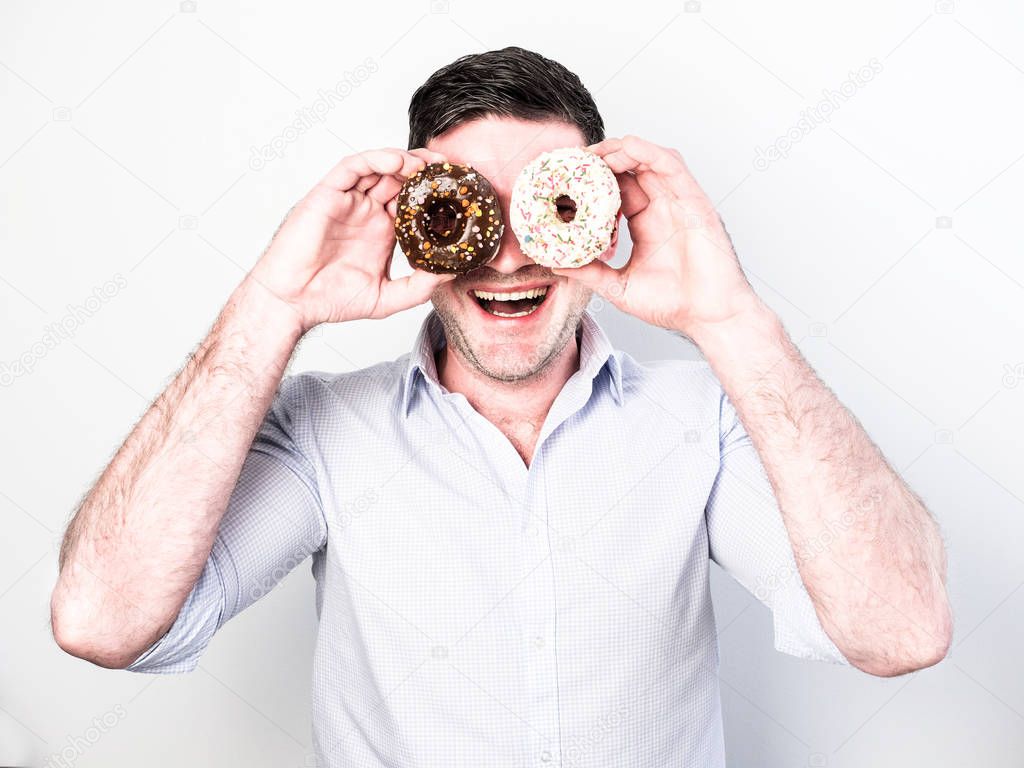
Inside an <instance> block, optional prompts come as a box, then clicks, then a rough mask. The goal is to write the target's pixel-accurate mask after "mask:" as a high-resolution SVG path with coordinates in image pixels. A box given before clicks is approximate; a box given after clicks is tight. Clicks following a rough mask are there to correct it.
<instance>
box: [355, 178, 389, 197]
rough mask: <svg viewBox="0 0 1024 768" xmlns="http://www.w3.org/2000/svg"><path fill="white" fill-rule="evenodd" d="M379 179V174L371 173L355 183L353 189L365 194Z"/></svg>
mask: <svg viewBox="0 0 1024 768" xmlns="http://www.w3.org/2000/svg"><path fill="white" fill-rule="evenodd" d="M385 178H390V177H385ZM380 179H381V175H380V174H379V173H371V174H370V175H369V176H363V177H362V178H361V179H359V181H357V182H356V185H355V187H354V189H358V190H359V191H360V192H365V191H366V190H368V189H369V188H370V187H372V186H373V185H374V184H376V183H377V182H378V181H380Z"/></svg>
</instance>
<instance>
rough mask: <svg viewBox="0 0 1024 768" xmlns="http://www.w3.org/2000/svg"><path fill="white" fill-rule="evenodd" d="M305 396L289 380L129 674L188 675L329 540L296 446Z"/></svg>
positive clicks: (311, 474) (309, 472)
mask: <svg viewBox="0 0 1024 768" xmlns="http://www.w3.org/2000/svg"><path fill="white" fill-rule="evenodd" d="M304 398H305V395H304V393H303V390H302V388H301V380H300V379H299V378H298V377H289V378H286V379H285V380H284V381H283V382H282V383H281V386H280V387H279V388H278V392H277V393H276V395H275V397H274V401H273V403H272V404H271V407H270V409H269V410H268V411H267V414H266V416H265V417H264V420H263V422H262V424H261V425H260V427H259V429H258V430H257V433H256V436H255V438H254V439H253V443H252V446H251V447H250V448H249V452H248V454H247V455H246V458H245V461H244V463H243V465H242V470H241V473H240V475H239V478H238V481H237V483H236V485H235V488H234V490H233V491H232V494H231V497H230V500H229V502H228V507H227V510H226V511H225V513H224V517H223V518H222V519H221V523H220V527H219V529H218V532H217V535H216V538H215V539H214V542H213V548H212V550H211V552H210V556H209V558H208V559H207V561H206V565H205V566H204V567H203V570H202V572H201V573H200V575H199V579H198V580H197V581H196V583H195V585H194V586H193V587H192V590H191V592H190V593H189V595H188V597H187V598H186V599H185V602H184V604H183V605H182V607H181V610H180V611H179V612H178V616H177V618H176V619H175V621H174V624H173V625H172V626H171V628H170V629H169V630H168V631H167V633H166V634H165V635H164V636H163V637H161V638H160V639H159V640H157V641H156V642H155V643H153V645H152V646H150V647H149V648H148V649H146V651H144V652H143V653H142V655H140V656H139V657H138V658H137V659H136V660H135V661H133V662H132V663H131V664H130V665H129V666H128V667H126V669H127V670H129V671H131V672H150V673H176V672H190V671H192V670H193V669H195V668H196V666H197V665H198V664H199V658H200V656H201V655H202V654H203V652H204V651H205V650H206V647H207V645H209V643H210V640H211V639H212V638H213V635H214V634H215V633H216V632H217V630H219V629H220V628H221V627H222V626H224V624H225V622H227V621H228V620H229V619H231V618H232V617H233V616H235V615H237V614H238V613H239V612H241V611H242V610H243V609H245V608H246V607H248V606H249V605H251V604H252V603H254V602H255V601H256V600H258V599H259V598H260V597H262V596H263V595H265V594H267V593H268V592H270V591H271V590H272V589H273V588H274V587H275V586H276V585H277V583H278V582H279V581H281V579H283V578H284V577H285V576H286V575H287V574H288V573H289V572H290V571H291V570H292V569H294V568H295V567H296V566H297V565H299V564H300V563H301V562H303V561H304V560H305V559H306V558H307V557H308V556H309V555H311V554H312V553H314V552H316V551H317V550H319V549H320V548H321V547H322V546H323V545H324V543H325V542H326V540H327V524H326V521H325V519H324V514H323V508H322V506H321V503H320V497H319V494H318V492H317V482H316V472H315V470H314V468H313V466H312V464H311V463H310V462H309V461H308V460H307V459H306V458H305V457H304V456H303V454H302V453H301V452H300V450H299V449H298V447H297V441H296V436H297V434H298V433H299V431H300V429H301V422H302V406H303V405H304Z"/></svg>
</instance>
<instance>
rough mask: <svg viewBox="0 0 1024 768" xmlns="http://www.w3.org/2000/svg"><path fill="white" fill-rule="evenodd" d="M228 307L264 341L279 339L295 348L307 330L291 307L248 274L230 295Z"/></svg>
mask: <svg viewBox="0 0 1024 768" xmlns="http://www.w3.org/2000/svg"><path fill="white" fill-rule="evenodd" d="M228 305H229V307H230V308H231V310H232V315H233V316H234V317H235V318H237V319H242V320H243V321H244V323H245V326H246V328H247V329H249V330H250V331H252V332H255V333H257V334H259V335H261V336H264V337H265V338H271V339H279V340H281V341H283V342H285V343H290V344H291V345H292V346H294V345H295V344H297V343H298V341H299V339H300V338H302V335H303V334H304V333H305V332H306V331H307V330H309V329H308V328H307V327H306V325H305V322H304V320H303V318H302V315H300V314H299V312H298V310H297V309H295V307H294V306H292V305H291V304H289V303H288V302H287V301H286V300H284V299H283V298H281V297H279V296H277V295H276V294H275V293H274V292H273V291H272V290H271V289H269V288H267V287H266V286H265V285H264V284H263V283H262V282H260V281H259V280H258V279H256V278H254V277H253V276H252V274H251V273H250V274H249V275H246V277H245V279H243V280H242V282H241V283H240V284H239V285H238V287H237V288H236V289H235V291H234V292H233V293H232V294H231V299H230V300H229V302H228Z"/></svg>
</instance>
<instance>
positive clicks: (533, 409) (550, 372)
mask: <svg viewBox="0 0 1024 768" xmlns="http://www.w3.org/2000/svg"><path fill="white" fill-rule="evenodd" d="M435 363H436V365H437V377H438V380H439V381H440V382H441V384H442V385H443V386H444V387H445V389H447V390H448V391H449V392H460V393H461V394H462V395H464V396H465V398H466V399H467V400H468V401H469V403H470V405H472V406H473V408H474V409H475V410H476V411H477V412H479V413H480V414H482V415H483V416H484V417H486V418H487V419H488V420H489V421H491V422H495V423H509V422H512V421H528V422H531V423H533V424H535V425H536V429H537V430H538V431H539V429H540V425H541V424H542V423H543V422H544V419H545V417H546V416H547V414H548V411H549V410H551V404H552V403H554V401H555V398H556V397H558V393H559V392H561V391H562V387H563V386H564V385H565V382H566V381H568V380H569V377H570V376H572V375H573V374H574V373H576V371H577V370H579V364H580V355H579V344H578V342H577V336H576V335H574V336H573V337H572V338H571V339H570V340H569V343H568V344H566V345H565V348H564V349H563V350H562V351H561V352H560V353H559V355H558V356H557V357H556V358H555V359H553V360H551V361H549V363H548V364H547V365H546V366H545V367H544V369H543V370H541V371H539V372H537V373H536V374H534V375H533V376H531V377H529V378H527V379H521V380H519V381H500V380H496V379H492V378H490V377H489V376H486V375H485V374H483V373H481V372H480V371H478V370H477V369H475V368H474V367H472V366H471V365H470V364H469V363H467V362H466V361H465V360H464V359H462V357H461V356H460V355H459V354H458V353H457V352H456V351H455V350H453V349H452V346H451V345H450V344H446V345H445V346H444V348H443V349H441V350H440V351H439V352H438V353H437V355H436V358H435Z"/></svg>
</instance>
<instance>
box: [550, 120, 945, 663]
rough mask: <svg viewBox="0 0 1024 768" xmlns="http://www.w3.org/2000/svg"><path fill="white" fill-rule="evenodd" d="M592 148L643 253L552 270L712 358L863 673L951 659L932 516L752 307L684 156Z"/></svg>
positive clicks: (614, 146)
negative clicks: (616, 262) (609, 174)
mask: <svg viewBox="0 0 1024 768" xmlns="http://www.w3.org/2000/svg"><path fill="white" fill-rule="evenodd" d="M592 149H593V150H594V151H595V152H597V153H598V154H600V155H601V156H602V157H603V158H604V159H605V161H606V162H607V163H608V164H609V165H610V166H611V168H612V170H613V171H615V172H616V174H617V176H618V178H619V184H620V187H621V189H622V201H623V202H622V211H623V214H624V215H625V216H626V218H627V220H628V222H629V232H630V236H631V239H632V241H633V252H632V254H631V255H630V258H629V261H628V262H627V263H626V265H625V266H623V267H622V268H621V269H613V268H612V267H609V266H608V265H607V264H605V263H602V262H592V263H591V264H588V265H587V266H585V267H582V268H579V269H556V270H554V271H555V272H557V273H558V274H563V275H566V276H568V277H573V278H575V279H577V280H580V281H581V282H583V283H585V284H586V285H588V286H589V287H591V288H593V289H594V290H596V291H598V292H599V293H600V294H601V295H603V296H605V297H606V298H608V299H609V300H610V301H612V303H614V304H615V305H616V306H617V307H619V308H620V309H622V310H623V311H626V312H629V313H630V314H633V315H636V316H637V317H639V318H641V319H643V320H646V321H647V322H649V323H652V324H654V325H658V326H661V327H662V328H667V329H669V330H672V331H675V332H677V333H680V334H682V335H684V336H686V337H689V338H690V339H692V340H693V341H694V342H696V344H697V345H698V346H699V347H700V349H701V351H702V352H703V353H704V356H705V357H706V358H707V360H708V362H709V364H710V365H711V368H712V370H713V371H714V373H715V375H716V376H717V378H718V380H719V382H720V383H721V385H722V388H723V390H724V391H725V393H726V394H727V395H728V396H729V399H730V400H731V401H732V403H733V405H734V406H735V409H736V412H737V414H738V415H739V418H740V421H741V422H742V424H743V426H744V428H745V430H746V432H747V433H748V434H749V436H750V439H751V441H752V443H753V445H754V447H755V449H756V450H757V453H758V456H759V457H760V460H761V462H762V464H763V465H764V469H765V472H766V473H767V475H768V479H769V480H770V482H771V486H772V489H773V490H774V492H775V496H776V499H777V501H778V506H779V509H780V511H781V514H782V519H783V522H784V523H785V527H786V530H787V533H788V536H789V540H790V542H791V544H792V546H793V550H794V555H795V559H796V563H797V566H798V568H799V571H800V576H801V578H802V579H803V582H804V585H805V586H806V588H807V593H808V595H809V596H810V597H811V599H812V601H813V603H814V607H815V610H816V613H817V615H818V617H819V619H820V621H821V625H822V628H823V629H824V630H825V632H826V633H827V634H828V636H829V637H830V638H831V640H832V641H833V642H834V643H835V644H836V646H837V648H838V649H839V650H840V651H841V652H842V653H843V655H844V656H845V657H846V658H847V659H848V660H849V661H850V663H851V664H853V665H855V666H857V667H858V668H860V669H862V670H864V671H866V672H869V673H871V674H875V675H881V676H892V675H897V674H901V673H904V672H909V671H912V670H915V669H919V668H922V667H926V666H929V665H931V664H935V663H936V662H938V661H939V660H941V659H942V658H943V657H944V656H945V654H946V652H947V650H948V647H949V643H950V638H951V636H952V616H951V612H950V607H949V602H948V598H947V595H946V588H945V577H946V559H945V551H944V548H943V544H942V539H941V536H940V534H939V530H938V527H937V525H936V523H935V521H934V520H933V519H932V517H931V515H930V514H929V512H928V510H927V509H925V507H924V505H923V504H922V503H921V500H920V499H919V498H918V497H917V496H916V495H915V494H914V493H913V492H912V491H911V490H910V489H909V488H908V487H907V486H906V484H905V483H904V482H903V480H902V479H901V478H900V477H899V475H898V474H897V473H896V472H895V471H894V470H893V469H892V468H891V467H890V466H889V465H888V463H887V462H886V460H885V458H884V456H883V455H882V453H881V451H879V450H878V448H877V447H876V446H875V445H874V443H872V442H871V439H870V438H869V437H868V435H867V434H866V433H865V432H864V430H863V428H862V427H861V425H860V423H859V422H858V421H857V419H856V418H854V416H853V415H852V414H851V413H850V412H849V411H848V410H847V409H846V408H845V407H844V406H843V405H842V403H840V402H839V400H838V399H837V398H836V396H835V395H834V394H833V393H832V392H831V391H830V390H829V389H828V388H827V387H826V386H825V385H824V384H823V383H822V382H821V381H820V380H819V379H818V377H817V376H816V375H815V373H814V371H813V370H811V368H810V366H809V365H808V364H807V363H806V361H805V360H804V359H803V357H802V356H801V355H800V352H799V350H797V349H796V347H795V346H794V344H793V343H792V341H791V340H790V339H789V337H788V336H787V334H786V332H785V330H784V329H783V327H782V324H781V322H780V321H779V319H778V317H777V316H776V315H775V314H774V313H773V312H772V311H771V310H770V309H769V308H768V307H767V306H766V305H765V304H764V302H762V301H761V300H760V299H759V298H758V297H757V295H756V294H755V293H754V291H753V289H752V288H751V287H750V284H749V283H748V282H747V280H746V277H745V276H744V274H743V272H742V270H741V268H740V265H739V262H738V260H737V258H736V255H735V253H734V251H733V248H732V243H731V242H730V239H729V236H728V234H727V233H726V231H725V228H724V227H723V225H722V222H721V220H720V219H719V217H718V214H717V213H716V212H715V210H714V207H713V206H712V204H711V202H710V201H709V200H708V198H707V196H706V195H705V194H704V192H703V190H701V188H700V186H699V185H698V184H697V182H696V181H695V180H694V178H693V176H692V175H691V174H690V172H689V170H688V169H687V167H686V164H685V162H684V161H683V158H682V156H681V155H680V154H679V153H678V152H677V151H675V150H672V149H667V148H665V147H659V146H657V145H655V144H651V143H650V142H647V141H644V140H642V139H639V138H637V137H635V136H627V137H625V138H623V139H608V140H607V141H603V142H601V143H600V144H597V145H595V146H594V147H593V148H592ZM823 542H827V546H824V547H823V546H822V543H823Z"/></svg>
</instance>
